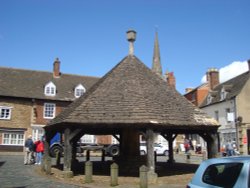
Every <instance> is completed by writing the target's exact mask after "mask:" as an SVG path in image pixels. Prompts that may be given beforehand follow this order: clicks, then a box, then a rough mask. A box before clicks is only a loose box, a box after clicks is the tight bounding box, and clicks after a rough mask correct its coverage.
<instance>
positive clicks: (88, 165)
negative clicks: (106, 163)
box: [85, 161, 93, 183]
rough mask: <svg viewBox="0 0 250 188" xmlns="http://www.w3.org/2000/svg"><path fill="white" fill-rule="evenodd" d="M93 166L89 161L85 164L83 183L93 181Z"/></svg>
mask: <svg viewBox="0 0 250 188" xmlns="http://www.w3.org/2000/svg"><path fill="white" fill-rule="evenodd" d="M92 175H93V164H92V162H91V161H87V162H86V163H85V183H91V182H92V181H93V178H92Z"/></svg>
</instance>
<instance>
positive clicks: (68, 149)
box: [63, 129, 72, 171]
mask: <svg viewBox="0 0 250 188" xmlns="http://www.w3.org/2000/svg"><path fill="white" fill-rule="evenodd" d="M71 163H72V146H71V142H70V129H66V130H65V131H64V164H63V170H64V171H71Z"/></svg>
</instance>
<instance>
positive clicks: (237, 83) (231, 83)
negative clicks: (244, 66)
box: [200, 71, 250, 108]
mask: <svg viewBox="0 0 250 188" xmlns="http://www.w3.org/2000/svg"><path fill="white" fill-rule="evenodd" d="M249 77H250V74H249V71H247V72H245V73H243V74H241V75H239V76H236V77H234V78H232V79H230V80H228V81H226V82H224V83H221V84H219V85H217V86H216V87H215V88H214V89H213V91H212V92H213V95H214V97H213V99H212V102H211V103H209V104H207V97H206V99H205V100H204V101H203V103H202V104H201V105H200V107H201V108H203V107H205V106H209V105H213V104H215V103H219V102H223V101H225V100H228V99H232V98H234V97H236V96H237V95H238V94H239V93H240V92H241V90H242V88H243V87H244V85H245V84H246V82H247V80H248V79H249ZM223 87H229V88H230V90H229V91H228V93H227V95H226V98H225V99H224V100H221V97H220V93H221V90H222V88H223Z"/></svg>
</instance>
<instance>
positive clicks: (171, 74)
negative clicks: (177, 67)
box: [166, 72, 175, 89]
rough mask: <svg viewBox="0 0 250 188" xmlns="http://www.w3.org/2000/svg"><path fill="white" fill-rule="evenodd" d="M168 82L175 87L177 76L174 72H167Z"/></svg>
mask: <svg viewBox="0 0 250 188" xmlns="http://www.w3.org/2000/svg"><path fill="white" fill-rule="evenodd" d="M166 78H167V83H168V85H169V86H170V87H172V88H174V89H175V76H174V72H167V73H166Z"/></svg>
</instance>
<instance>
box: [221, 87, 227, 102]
mask: <svg viewBox="0 0 250 188" xmlns="http://www.w3.org/2000/svg"><path fill="white" fill-rule="evenodd" d="M226 96H227V92H226V90H225V88H224V87H223V88H222V89H221V92H220V101H223V100H225V99H226Z"/></svg>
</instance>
